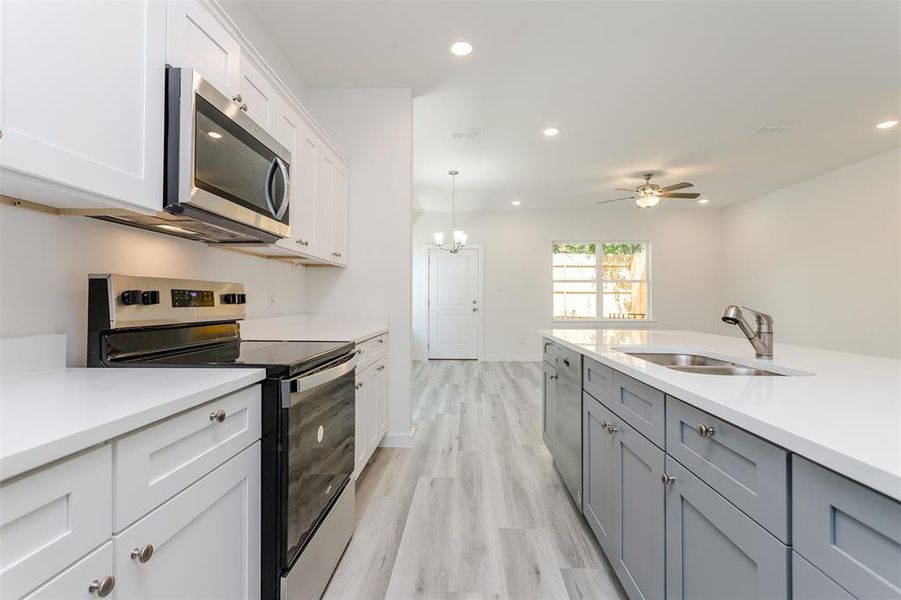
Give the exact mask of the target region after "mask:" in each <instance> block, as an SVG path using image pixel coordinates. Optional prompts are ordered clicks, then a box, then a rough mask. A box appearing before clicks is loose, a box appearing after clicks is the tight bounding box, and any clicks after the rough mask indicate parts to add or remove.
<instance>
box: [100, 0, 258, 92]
mask: <svg viewBox="0 0 901 600" xmlns="http://www.w3.org/2000/svg"><path fill="white" fill-rule="evenodd" d="M158 4H162V2H159V3H158ZM165 5H166V10H167V24H168V27H167V35H166V62H167V63H169V64H170V65H172V66H173V67H190V68H192V69H194V70H195V71H197V72H198V73H199V74H200V75H201V77H203V78H204V79H206V80H207V81H209V82H210V83H211V84H212V85H213V86H215V87H216V89H218V90H219V91H220V92H222V93H223V94H225V95H226V96H228V97H229V98H234V97H235V96H236V95H237V94H238V93H240V91H241V90H240V87H241V86H240V81H239V80H240V77H239V73H240V70H241V66H240V64H241V47H240V46H239V45H238V42H237V40H235V39H234V38H233V37H232V36H231V35H230V34H229V33H228V31H226V30H225V28H224V27H222V25H220V24H219V22H218V21H217V20H216V18H215V17H213V15H211V14H210V13H209V12H207V10H206V9H205V8H203V7H202V6H200V4H198V3H196V2H193V1H190V0H170V1H169V2H166V3H165ZM101 64H102V63H101ZM100 70H101V71H102V69H100ZM160 89H162V88H160ZM160 96H161V97H162V92H160Z"/></svg>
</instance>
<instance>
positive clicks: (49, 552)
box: [0, 446, 112, 598]
mask: <svg viewBox="0 0 901 600" xmlns="http://www.w3.org/2000/svg"><path fill="white" fill-rule="evenodd" d="M0 507H2V511H0V540H2V543H0V596H2V597H3V598H20V597H22V596H23V595H24V594H25V593H27V592H29V591H30V590H33V589H34V588H35V587H37V585H38V584H40V583H41V582H44V581H47V580H48V579H50V578H51V577H53V576H54V575H55V574H57V573H59V572H60V571H61V570H63V569H64V568H65V567H66V566H67V565H71V564H72V563H74V562H75V561H76V560H78V559H79V558H80V557H82V556H84V555H85V554H87V553H88V552H90V551H91V549H92V548H96V547H97V546H99V545H100V544H101V543H103V541H104V540H106V539H107V538H109V536H110V523H111V521H112V453H111V451H110V447H109V446H102V447H100V448H97V449H96V450H91V451H90V452H87V453H85V454H82V455H80V456H77V457H75V458H70V459H68V460H66V461H64V462H61V463H58V464H55V465H53V466H51V467H48V468H45V469H42V470H40V471H37V472H34V473H32V474H28V475H24V476H22V477H20V478H17V479H13V480H10V481H8V482H5V483H3V484H2V485H0ZM107 574H108V573H107ZM85 586H86V587H87V584H85Z"/></svg>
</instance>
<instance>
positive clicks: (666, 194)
mask: <svg viewBox="0 0 901 600" xmlns="http://www.w3.org/2000/svg"><path fill="white" fill-rule="evenodd" d="M641 176H642V177H644V184H642V185H640V186H638V187H637V188H635V189H634V190H632V189H627V188H616V189H617V190H619V191H621V192H632V195H631V196H623V197H622V198H614V199H612V200H601V201H600V202H598V203H597V204H607V203H609V202H619V201H620V200H635V204H636V205H637V206H638V207H639V208H651V207H652V206H657V204H658V203H659V202H660V199H661V198H697V197H698V196H700V195H701V194H696V193H692V192H689V193H675V192H677V190H684V189H685V188H690V187H694V184H693V183H688V182H685V181H683V182H682V183H674V184H673V185H667V186H665V187H660V186H659V185H657V184H656V183H651V177H653V176H654V173H650V172H649V173H642V175H641Z"/></svg>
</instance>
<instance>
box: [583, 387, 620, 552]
mask: <svg viewBox="0 0 901 600" xmlns="http://www.w3.org/2000/svg"><path fill="white" fill-rule="evenodd" d="M582 405H583V407H584V413H583V415H582V427H583V429H582V452H583V454H582V488H583V490H584V496H583V498H582V512H583V513H584V514H585V519H586V520H587V521H588V525H589V526H590V527H591V530H592V531H593V532H594V536H595V537H596V538H597V540H598V542H600V544H601V547H602V548H603V549H604V552H605V553H606V554H607V555H608V556H614V555H615V550H614V540H615V539H616V532H615V531H614V527H615V526H616V519H615V518H614V513H613V497H614V490H615V488H616V485H615V483H616V480H615V479H614V477H613V435H614V434H613V433H611V431H610V430H608V427H611V428H612V425H611V423H612V422H613V421H615V420H616V417H615V416H614V414H613V413H612V412H610V411H609V410H608V409H607V408H605V407H604V405H602V404H601V403H600V402H598V401H597V400H595V399H594V398H592V397H591V396H590V395H589V394H584V395H583V396H582Z"/></svg>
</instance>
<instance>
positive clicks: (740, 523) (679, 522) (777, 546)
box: [666, 456, 789, 600]
mask: <svg viewBox="0 0 901 600" xmlns="http://www.w3.org/2000/svg"><path fill="white" fill-rule="evenodd" d="M666 474H667V475H668V476H670V477H673V478H674V479H673V481H672V482H671V483H669V484H668V485H666V597H667V598H669V599H670V600H681V599H682V598H742V599H751V598H759V599H761V600H777V599H779V598H788V594H789V549H788V548H787V547H786V546H785V545H784V544H782V542H780V541H779V540H777V539H776V538H775V537H773V536H772V534H770V533H769V532H768V531H767V530H765V529H764V528H763V527H761V526H760V525H758V524H757V523H755V522H754V521H753V520H751V518H750V517H748V516H747V515H746V514H744V513H743V512H741V511H740V510H738V509H737V508H735V506H734V505H733V504H732V503H730V502H729V501H728V500H726V499H725V498H723V497H722V496H720V495H719V494H718V493H717V492H716V491H714V490H713V488H711V487H710V486H708V485H707V484H706V483H704V482H703V481H701V480H700V479H698V478H697V477H695V476H694V475H693V474H692V473H691V472H690V471H689V470H688V469H686V468H685V467H683V466H682V465H680V464H679V463H678V462H676V461H675V460H673V458H672V457H670V456H667V457H666Z"/></svg>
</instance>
